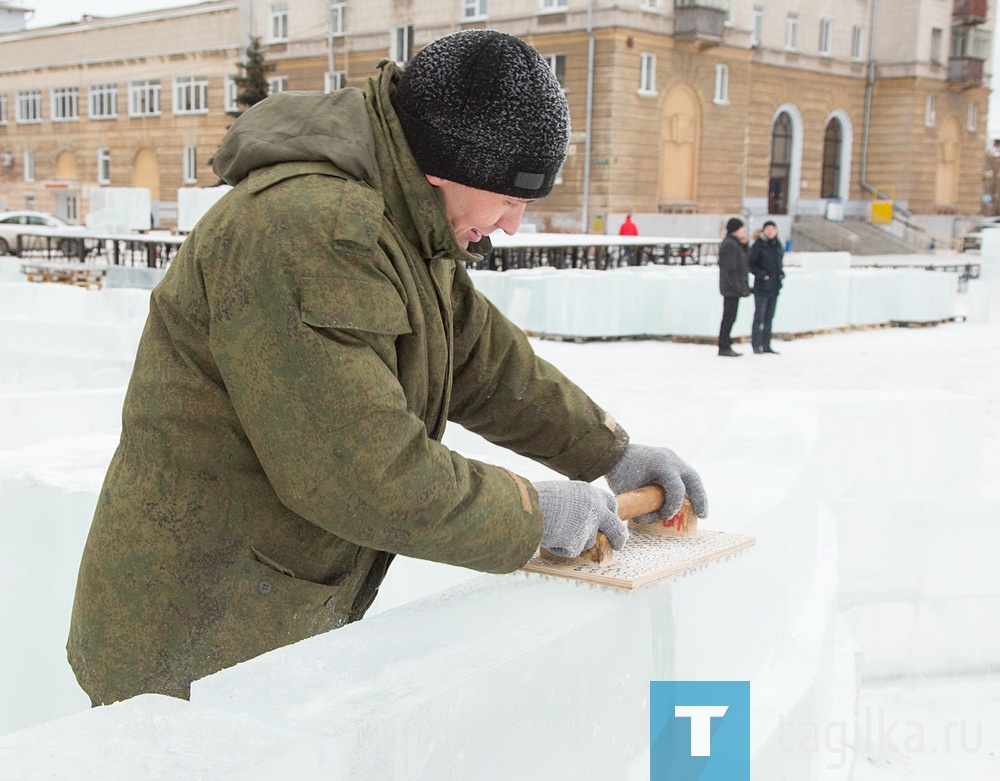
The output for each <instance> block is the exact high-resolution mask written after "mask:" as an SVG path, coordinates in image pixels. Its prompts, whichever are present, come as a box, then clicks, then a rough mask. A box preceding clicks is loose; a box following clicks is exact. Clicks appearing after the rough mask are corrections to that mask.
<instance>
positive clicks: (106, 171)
mask: <svg viewBox="0 0 1000 781" xmlns="http://www.w3.org/2000/svg"><path fill="white" fill-rule="evenodd" d="M97 183H98V184H111V150H110V149H106V148H102V149H98V150H97Z"/></svg>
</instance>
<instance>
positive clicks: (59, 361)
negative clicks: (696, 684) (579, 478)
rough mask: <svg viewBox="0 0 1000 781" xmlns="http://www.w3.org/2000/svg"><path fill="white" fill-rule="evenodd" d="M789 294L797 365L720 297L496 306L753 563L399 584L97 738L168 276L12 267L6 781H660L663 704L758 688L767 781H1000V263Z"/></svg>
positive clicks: (563, 299)
mask: <svg viewBox="0 0 1000 781" xmlns="http://www.w3.org/2000/svg"><path fill="white" fill-rule="evenodd" d="M997 233H1000V231H998V232H997ZM994 250H995V251H994ZM787 260H788V274H787V279H786V284H785V288H784V289H783V291H782V293H781V297H780V299H779V303H778V310H777V316H776V318H775V323H774V329H775V332H776V333H780V334H783V335H787V337H788V338H786V339H776V340H775V342H774V346H775V348H776V349H777V350H778V351H779V352H780V353H781V354H780V355H763V356H759V355H752V354H747V355H744V356H743V357H740V358H737V359H722V358H720V357H718V356H717V355H716V349H715V347H714V346H713V345H711V344H709V343H707V342H708V340H707V337H710V336H711V335H712V334H714V333H715V332H716V330H717V327H718V322H719V319H720V315H721V304H722V302H721V298H720V297H719V295H718V287H717V273H718V272H717V270H716V269H715V268H714V267H684V268H681V267H649V268H639V269H634V268H633V269H620V270H615V271H564V272H554V271H551V270H534V271H522V272H515V271H510V272H502V273H501V272H475V280H476V283H477V285H479V286H480V288H481V289H482V290H483V291H484V292H485V293H486V294H487V295H488V296H490V297H491V298H492V299H493V300H494V301H495V303H496V304H497V306H498V307H499V308H500V309H501V310H503V311H504V312H505V313H506V314H507V315H508V316H510V317H511V318H512V319H514V320H515V321H516V322H518V323H519V324H520V325H522V327H524V328H525V329H526V330H528V331H529V332H530V333H532V334H536V335H538V336H536V337H535V338H533V344H534V347H535V349H536V350H537V351H538V353H539V354H540V355H541V356H542V357H544V358H546V359H547V360H549V361H551V362H553V363H554V364H556V365H557V366H559V367H560V368H561V369H562V370H563V371H564V372H565V373H566V374H567V375H569V376H570V377H571V378H572V379H574V380H575V381H577V382H578V383H579V384H580V385H581V386H582V387H584V388H585V389H586V390H587V391H588V392H589V393H590V394H591V395H592V396H593V397H594V398H595V399H596V400H597V402H598V403H599V404H601V405H602V406H603V407H604V408H606V409H607V410H609V411H610V412H612V413H613V414H614V415H615V416H616V418H617V419H618V420H619V421H620V422H621V423H622V424H623V425H624V426H625V428H626V429H627V430H628V431H629V432H630V434H631V436H632V439H633V440H634V441H636V442H640V443H647V444H662V445H666V446H669V447H671V448H673V449H674V450H676V451H677V452H678V453H679V454H680V455H682V456H683V457H684V458H686V459H687V460H689V461H690V462H692V463H693V464H694V465H695V466H696V467H697V468H698V470H699V471H700V472H701V474H702V476H703V478H704V480H705V482H706V485H707V487H708V490H709V494H710V501H711V504H710V516H709V518H708V519H707V520H705V521H704V522H703V523H702V525H703V527H705V528H707V529H713V530H720V531H730V532H738V533H741V534H747V535H752V536H753V537H754V538H756V545H755V546H754V547H753V548H751V549H749V550H746V551H744V552H742V553H740V554H738V555H736V556H733V557H731V558H727V559H724V560H721V561H717V562H715V563H712V564H709V565H707V566H704V567H702V568H699V569H697V570H695V571H692V572H690V573H688V574H686V575H684V576H682V577H678V578H674V579H670V580H666V581H662V582H658V583H654V584H651V585H648V586H645V587H643V588H639V589H635V590H631V591H629V590H624V589H617V588H609V587H604V586H597V585H588V584H584V583H576V582H573V581H570V580H564V579H557V578H551V577H545V576H541V575H537V574H533V573H526V572H516V573H513V574H510V575H506V576H494V575H482V574H479V573H475V572H471V571H467V570H462V569H458V568H454V567H449V566H445V565H440V564H433V563H429V562H422V561H415V560H403V559H397V560H396V562H395V563H394V564H393V567H392V568H391V569H390V572H389V575H388V578H387V580H386V582H385V584H384V586H383V588H382V590H381V593H380V595H379V597H378V598H377V600H376V602H375V605H374V606H373V608H372V609H371V611H370V612H369V615H368V616H367V617H366V618H365V619H364V620H363V621H360V622H359V623H356V624H353V625H351V626H348V627H346V628H343V629H340V630H338V631H335V632H331V633H329V634H325V635H320V636H317V637H314V638H312V639H310V640H307V641H304V642H301V643H298V644H295V645H292V646H288V647H285V648H281V649H279V650H276V651H273V652H271V653H268V654H265V655H264V656H261V657H258V658H256V659H253V660H250V661H248V662H246V663H243V664H240V665H237V666H236V667H233V668H231V669H227V670H224V671H222V672H219V673H217V674H215V675H212V676H210V677H208V678H205V679H203V680H201V681H198V682H196V683H195V684H194V686H193V689H192V697H191V700H190V702H188V701H181V700H174V699H171V698H167V697H163V696H159V695H143V696H140V697H136V698H133V699H131V700H128V701H125V702H121V703H117V704H114V705H110V706H106V707H102V708H97V709H91V708H90V703H89V699H88V698H87V696H86V695H85V694H84V693H83V692H82V691H81V690H80V689H79V688H78V686H77V685H76V682H75V680H74V678H73V675H72V673H71V671H70V668H69V666H68V664H67V662H66V659H65V650H64V649H65V641H66V634H67V628H68V622H69V614H70V608H71V603H72V597H73V590H74V585H75V580H76V572H77V567H78V564H79V557H80V552H81V549H82V546H83V543H84V540H85V538H86V535H87V531H88V525H89V523H90V519H91V515H92V513H93V509H94V505H95V502H96V498H97V493H98V491H99V488H100V485H101V481H102V479H103V476H104V471H105V468H106V466H107V463H108V461H109V459H110V457H111V454H112V452H113V451H114V448H115V446H116V444H117V439H118V432H119V429H120V414H121V405H122V400H123V396H124V392H125V387H126V384H127V382H128V378H129V374H130V371H131V365H132V360H133V355H134V352H135V349H136V345H137V343H138V339H139V334H140V331H141V328H142V324H143V322H144V320H145V317H146V312H147V306H148V297H149V288H150V287H151V285H152V284H153V282H155V273H154V272H152V271H150V272H149V273H150V276H148V277H147V276H144V274H145V270H141V269H124V268H109V269H108V274H107V276H106V277H105V280H104V286H103V288H102V289H99V290H85V289H82V288H79V287H74V286H70V285H60V284H52V283H32V282H29V281H27V280H26V279H25V277H24V275H23V274H22V273H21V270H20V261H19V260H18V259H16V258H7V257H4V258H0V584H2V586H3V593H4V598H3V601H2V603H0V626H2V627H3V632H2V634H0V650H2V659H3V665H2V666H0V702H2V709H0V778H3V779H8V778H17V779H42V778H44V779H53V778H57V779H62V778H66V779H70V778H72V779H75V780H76V781H80V780H81V779H83V780H86V779H95V780H96V779H137V778H163V779H167V778H169V779H177V778H201V779H241V780H242V781H245V780H246V779H273V778H295V779H313V778H317V779H318V778H324V779H352V780H354V779H512V778H527V779H553V778H579V779H626V780H629V779H648V778H649V767H650V757H649V710H650V709H649V684H650V681H656V680H667V681H669V680H677V681H702V680H705V681H714V680H743V681H750V683H751V703H752V706H751V716H752V723H751V763H752V775H753V778H754V779H755V780H759V781H780V780H782V779H787V780H788V781H806V780H809V779H820V780H822V781H833V780H834V779H836V780H837V781H841V780H843V781H849V780H850V779H856V780H857V781H890V780H891V779H927V780H928V781H929V780H930V779H934V780H935V781H939V780H947V781H969V779H972V780H973V781H975V780H976V779H987V778H989V779H996V778H998V777H1000V734H998V733H1000V621H998V618H997V617H998V616H1000V567H998V566H997V561H998V553H1000V524H998V522H997V519H998V518H1000V491H998V488H997V482H996V475H997V474H998V473H1000V349H998V344H1000V246H992V245H991V244H990V243H989V242H987V243H986V244H985V245H984V247H983V254H982V256H981V258H977V260H979V261H981V263H982V267H981V273H980V277H979V279H972V280H969V281H968V284H967V286H963V289H962V290H961V291H960V290H959V284H958V277H957V275H956V274H955V273H951V272H946V271H928V270H924V269H903V268H890V267H886V268H877V269H871V268H867V269H857V268H853V267H852V266H851V259H850V257H849V256H846V255H843V256H816V257H810V256H808V255H806V254H798V255H796V253H790V254H789V257H788V259H787ZM963 262H964V261H963ZM752 308H753V307H752V301H751V300H745V301H744V302H743V303H742V304H741V307H740V315H739V319H738V320H737V325H736V328H735V329H734V334H735V335H737V336H742V337H745V336H746V335H747V333H748V329H749V324H750V317H751V314H752V312H751V310H752ZM891 324H895V326H897V327H892V325H891ZM903 324H905V325H908V326H923V327H899V326H902V325H903ZM542 335H547V336H558V337H562V338H560V339H554V338H541V336H542ZM671 335H682V336H685V337H692V338H690V339H683V340H676V339H671V338H668V337H669V336H671ZM636 336H645V337H646V338H631V337H636ZM793 336H794V337H796V338H791V337H793ZM606 337H630V338H614V339H609V338H606ZM736 348H737V349H738V350H744V351H745V352H746V353H749V352H750V351H749V349H748V348H749V345H744V346H743V347H741V346H740V345H739V344H737V345H736ZM445 441H446V442H447V443H448V444H449V445H450V446H451V447H452V448H453V449H455V450H457V451H459V452H461V453H463V454H464V455H467V456H470V457H473V458H478V459H481V460H484V461H489V462H491V463H495V464H499V465H503V466H506V467H509V468H511V469H512V470H514V471H516V472H518V473H519V474H522V475H524V476H525V477H527V478H529V479H532V480H536V479H544V478H552V477H553V476H554V475H553V473H551V472H549V471H548V470H546V469H545V468H543V467H541V466H539V465H537V464H535V463H533V462H531V461H529V460H526V459H524V458H521V457H519V456H516V455H514V454H512V453H509V452H507V451H504V450H502V449H499V448H497V447H495V446H493V445H491V444H489V443H487V442H485V441H484V440H482V439H480V438H478V437H476V436H474V435H473V434H471V433H469V432H467V431H464V430H462V429H461V428H459V427H451V428H450V429H449V431H448V434H447V435H446V440H445ZM893 725H895V727H894V728H893ZM977 726H978V731H977Z"/></svg>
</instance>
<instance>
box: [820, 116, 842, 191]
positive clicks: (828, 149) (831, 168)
mask: <svg viewBox="0 0 1000 781" xmlns="http://www.w3.org/2000/svg"><path fill="white" fill-rule="evenodd" d="M843 146H844V130H843V128H842V127H841V125H840V120H839V119H831V120H830V123H829V124H828V125H827V126H826V132H825V133H824V134H823V174H822V177H821V180H820V187H819V197H820V198H839V197H840V160H841V156H842V155H843Z"/></svg>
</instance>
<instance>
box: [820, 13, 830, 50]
mask: <svg viewBox="0 0 1000 781" xmlns="http://www.w3.org/2000/svg"><path fill="white" fill-rule="evenodd" d="M832 41H833V22H832V21H830V20H829V19H820V20H819V53H820V56H822V57H829V56H830V55H831V53H832V50H831V46H832Z"/></svg>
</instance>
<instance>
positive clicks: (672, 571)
mask: <svg viewBox="0 0 1000 781" xmlns="http://www.w3.org/2000/svg"><path fill="white" fill-rule="evenodd" d="M756 542H757V540H756V539H755V538H754V537H750V536H748V535H745V534H736V533H734V532H719V531H707V530H701V531H700V532H699V533H698V535H697V536H696V537H669V536H665V535H663V534H644V533H642V532H636V531H633V532H632V533H631V534H630V535H629V538H628V542H626V543H625V547H624V548H622V549H621V550H620V551H616V552H615V555H614V557H613V558H612V560H611V561H610V562H609V563H607V564H603V565H600V564H591V563H589V562H581V561H580V560H578V559H574V560H572V561H558V560H554V559H550V558H544V557H542V556H540V555H536V556H535V557H534V558H532V559H531V561H529V562H528V563H527V564H525V565H524V567H522V569H523V570H524V571H525V572H533V573H537V574H540V575H552V576H553V577H558V578H569V579H571V580H582V581H585V582H587V583H597V584H600V585H603V586H615V587H616V588H624V589H635V588H641V587H642V586H646V585H649V584H650V583H655V582H657V581H660V580H669V579H670V578H675V577H677V576H679V575H683V574H684V573H686V572H690V571H691V570H694V569H697V568H699V567H702V566H704V565H705V564H708V563H710V562H713V561H717V560H718V559H724V558H726V557H727V556H732V555H733V554H735V553H739V552H740V551H743V550H746V549H747V548H750V547H753V545H755V544H756Z"/></svg>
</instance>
